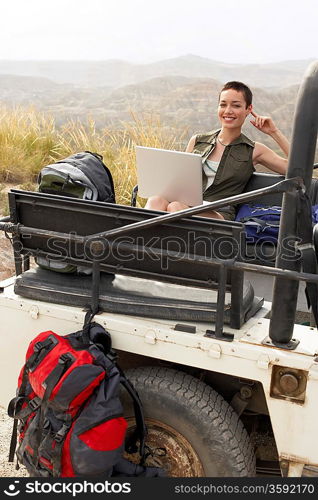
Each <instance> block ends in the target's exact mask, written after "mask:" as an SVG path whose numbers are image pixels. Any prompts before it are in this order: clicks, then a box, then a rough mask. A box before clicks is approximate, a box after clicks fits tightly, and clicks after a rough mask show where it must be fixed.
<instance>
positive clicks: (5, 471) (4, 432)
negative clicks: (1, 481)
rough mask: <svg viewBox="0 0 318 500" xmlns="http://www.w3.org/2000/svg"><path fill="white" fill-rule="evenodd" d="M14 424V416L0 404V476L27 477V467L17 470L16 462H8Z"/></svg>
mask: <svg viewBox="0 0 318 500" xmlns="http://www.w3.org/2000/svg"><path fill="white" fill-rule="evenodd" d="M12 426H13V420H12V418H10V417H8V415H7V412H6V410H5V409H4V408H2V407H1V406H0V477H25V476H28V474H27V471H26V469H25V467H23V466H20V469H19V470H16V468H15V467H16V465H15V463H9V462H8V457H9V448H10V441H11V433H12Z"/></svg>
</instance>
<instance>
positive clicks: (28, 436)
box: [8, 323, 161, 477]
mask: <svg viewBox="0 0 318 500" xmlns="http://www.w3.org/2000/svg"><path fill="white" fill-rule="evenodd" d="M120 383H122V384H123V385H124V386H125V387H126V389H127V390H128V392H129V393H130V395H131V396H132V398H133V401H134V407H135V415H136V423H137V426H136V429H135V432H134V433H133V435H132V436H131V439H130V442H129V443H126V449H128V451H129V452H131V453H134V452H136V451H137V450H138V448H137V446H136V442H137V440H139V453H140V456H141V457H142V458H143V456H144V439H145V435H146V427H145V423H144V419H143V414H142V406H141V403H140V400H139V397H138V394H137V393H136V391H135V390H134V388H133V386H132V385H131V383H130V382H129V381H128V380H127V379H126V378H125V377H124V374H123V373H122V371H121V370H120V368H119V367H118V366H117V365H116V364H115V362H114V352H113V351H112V349H111V341H110V336H109V334H108V333H107V332H106V331H105V330H104V328H103V327H102V326H100V325H98V324H97V323H92V324H89V326H88V327H87V328H84V330H81V331H79V332H76V333H72V334H70V335H66V336H60V335H57V334H56V333H54V332H52V331H47V332H42V333H40V334H39V335H38V336H37V337H36V338H35V339H34V340H33V341H32V342H31V343H30V345H29V348H28V350H27V353H26V362H25V365H24V367H23V368H22V370H21V373H20V377H19V382H18V391H17V396H16V397H15V398H14V399H13V400H12V401H11V402H10V404H9V408H8V413H9V415H10V416H11V417H13V418H14V419H15V425H14V431H13V435H12V440H11V447H10V458H9V460H10V461H13V458H14V452H15V448H16V442H17V422H18V421H19V428H18V431H19V440H18V448H17V458H18V462H20V463H22V464H23V465H25V467H26V468H27V470H28V472H29V474H30V475H31V476H42V477H78V476H82V475H94V476H96V475H98V474H103V476H105V475H106V476H112V475H123V474H121V473H122V472H124V474H125V473H126V475H128V476H129V475H146V476H149V477H150V476H152V477H153V476H156V475H161V470H159V469H157V471H156V470H155V468H146V467H143V466H142V465H141V466H138V465H137V466H136V465H134V464H131V463H130V462H128V461H125V459H123V452H124V448H125V434H126V428H127V422H126V420H125V419H124V418H123V415H122V413H123V410H122V405H121V402H120V400H119V395H118V394H119V387H120ZM141 463H142V460H141ZM150 469H151V470H150Z"/></svg>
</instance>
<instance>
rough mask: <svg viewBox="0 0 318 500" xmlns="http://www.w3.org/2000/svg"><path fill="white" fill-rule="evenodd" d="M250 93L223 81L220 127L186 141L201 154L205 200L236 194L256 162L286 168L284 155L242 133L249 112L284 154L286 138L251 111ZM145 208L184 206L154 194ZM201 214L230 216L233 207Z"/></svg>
mask: <svg viewBox="0 0 318 500" xmlns="http://www.w3.org/2000/svg"><path fill="white" fill-rule="evenodd" d="M252 97H253V96H252V92H251V90H250V89H249V87H247V85H245V84H244V83H242V82H237V81H232V82H228V83H226V84H225V85H224V86H223V88H222V89H221V92H220V95H219V104H218V118H219V121H220V124H221V128H220V129H218V130H216V131H213V132H208V133H205V134H196V135H194V136H193V137H191V139H190V141H189V144H188V146H187V149H186V151H187V152H189V153H195V154H198V155H200V156H201V157H202V170H203V199H204V201H205V202H212V201H216V200H220V199H222V198H226V197H229V196H234V195H237V194H240V193H241V192H242V191H243V190H244V187H245V186H246V184H247V182H248V181H249V179H250V177H251V175H252V173H253V172H254V170H255V168H254V166H255V165H256V164H261V165H263V166H265V167H267V168H269V169H270V170H273V171H274V172H277V173H280V174H284V173H285V172H286V168H287V159H286V158H284V157H282V156H280V155H278V154H276V153H275V152H274V151H272V150H271V149H270V148H268V147H267V146H265V145H264V144H262V143H260V142H253V141H251V140H250V139H249V138H248V137H246V136H245V135H244V134H242V126H243V124H244V122H245V120H246V118H247V117H248V115H249V114H251V115H252V116H253V119H252V120H250V121H251V123H252V125H253V126H254V127H255V128H257V129H258V130H260V131H261V132H263V133H264V134H267V135H270V136H271V137H272V138H273V139H274V141H275V142H276V143H277V144H278V145H279V146H280V148H281V150H282V151H283V153H285V155H286V156H288V153H289V142H288V140H287V139H286V137H285V136H284V135H283V134H282V132H281V131H280V130H279V129H278V128H277V127H276V125H275V123H274V122H273V120H272V119H271V118H270V117H267V116H259V115H257V114H256V113H255V112H254V111H253V105H252ZM146 208H149V209H154V210H165V211H167V212H175V211H178V210H183V209H185V208H188V207H187V206H186V205H184V204H182V203H180V202H179V201H178V200H174V201H170V202H169V201H168V200H165V199H163V198H160V197H158V196H157V197H152V198H149V199H148V201H147V204H146ZM202 216H205V217H213V218H217V219H228V220H234V218H235V210H234V208H233V207H226V208H224V209H222V210H218V212H215V211H209V212H204V213H202Z"/></svg>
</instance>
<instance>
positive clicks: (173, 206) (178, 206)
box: [167, 201, 189, 212]
mask: <svg viewBox="0 0 318 500" xmlns="http://www.w3.org/2000/svg"><path fill="white" fill-rule="evenodd" d="M186 208H189V206H188V205H185V204H184V203H180V202H179V201H171V203H169V204H168V206H167V212H179V210H185V209H186Z"/></svg>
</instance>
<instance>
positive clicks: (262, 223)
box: [235, 203, 318, 244]
mask: <svg viewBox="0 0 318 500" xmlns="http://www.w3.org/2000/svg"><path fill="white" fill-rule="evenodd" d="M281 212H282V207H281V206H278V205H274V206H270V207H269V206H266V205H260V204H257V205H249V204H247V203H244V204H243V205H241V206H240V208H239V210H238V212H237V214H236V218H235V220H236V221H238V222H243V223H244V226H245V233H246V238H247V241H248V242H249V243H261V242H264V241H266V242H272V243H275V244H276V243H277V240H278V231H279V223H280V216H281ZM312 222H313V224H315V223H316V222H318V205H314V206H313V207H312Z"/></svg>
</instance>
